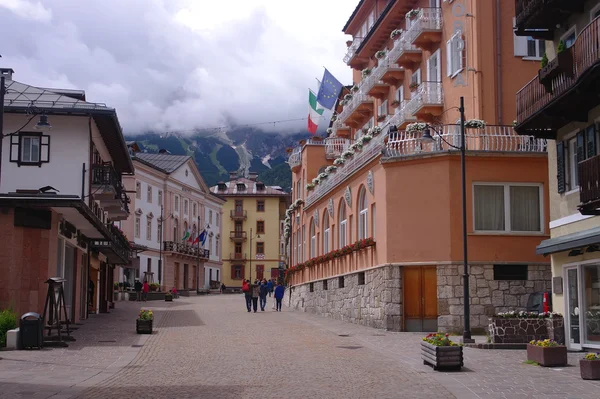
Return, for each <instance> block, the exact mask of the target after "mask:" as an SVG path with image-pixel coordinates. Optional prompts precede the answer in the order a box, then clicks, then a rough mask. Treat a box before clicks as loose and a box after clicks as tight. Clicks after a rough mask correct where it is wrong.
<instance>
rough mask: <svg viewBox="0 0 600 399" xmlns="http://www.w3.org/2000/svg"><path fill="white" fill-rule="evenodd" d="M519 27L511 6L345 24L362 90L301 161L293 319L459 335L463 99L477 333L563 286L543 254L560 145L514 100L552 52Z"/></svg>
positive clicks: (342, 104) (370, 2)
mask: <svg viewBox="0 0 600 399" xmlns="http://www.w3.org/2000/svg"><path fill="white" fill-rule="evenodd" d="M514 16H515V3H514V2H512V1H499V0H498V1H468V0H454V1H443V2H442V1H441V0H419V1H417V0H392V1H384V0H363V1H360V2H359V3H358V5H357V7H356V9H355V10H354V12H353V13H352V15H351V16H350V19H349V20H348V22H347V23H346V26H345V27H344V29H343V30H344V32H345V33H347V34H349V35H352V37H353V40H352V41H348V42H347V46H348V52H347V55H346V57H345V59H344V61H345V62H346V63H347V64H348V66H349V67H350V68H352V70H353V78H354V79H353V80H354V82H353V83H354V87H352V88H351V89H348V90H345V91H344V92H343V93H342V94H341V95H340V98H339V100H338V105H337V109H336V113H335V114H334V117H332V123H331V127H330V129H328V137H327V138H325V139H324V140H320V139H318V138H317V139H310V140H307V141H306V142H301V143H300V146H298V147H297V148H295V149H293V151H291V154H290V157H289V164H290V166H291V168H292V172H293V173H292V175H293V193H292V195H293V197H292V202H293V204H292V205H291V207H290V208H289V210H288V212H287V218H286V227H285V231H286V233H285V234H286V236H287V237H288V241H287V242H288V251H289V254H290V259H289V266H290V270H289V271H288V274H287V279H288V283H289V284H290V287H291V288H290V290H289V292H290V296H289V298H288V299H289V304H290V306H291V307H292V308H295V309H298V310H301V311H305V312H311V313H316V314H320V315H324V316H327V317H333V318H336V319H341V320H345V321H349V322H353V323H358V324H363V325H368V326H372V327H376V328H384V329H388V330H393V331H432V330H439V331H461V330H462V326H463V275H462V261H463V256H462V195H461V163H460V151H458V150H456V149H455V148H453V147H452V146H451V145H454V146H460V126H459V125H458V124H457V121H458V120H459V112H458V111H457V109H456V107H458V105H459V98H460V97H461V96H462V97H464V99H465V114H466V120H467V126H469V128H468V129H467V130H466V148H467V158H466V180H467V181H466V183H467V207H468V208H467V209H468V212H467V213H468V217H467V223H468V243H469V254H468V255H469V265H470V280H469V281H470V301H471V306H470V312H471V327H472V329H473V331H477V330H479V331H481V330H483V329H487V325H488V317H489V316H491V315H493V314H495V313H497V312H502V311H509V310H523V309H525V307H526V304H527V300H528V298H529V295H530V294H531V293H533V292H539V291H546V290H549V289H550V285H551V284H550V282H551V268H550V261H549V259H548V258H545V257H543V256H542V255H536V250H535V248H536V245H538V244H539V242H540V241H541V240H543V239H546V238H548V237H549V228H548V220H549V204H548V163H547V153H546V150H547V146H548V143H547V141H546V140H545V139H543V138H535V137H532V136H527V135H522V136H519V135H518V134H516V133H515V132H514V130H513V127H512V126H513V120H514V119H515V109H516V106H515V93H516V92H517V90H518V89H519V88H521V87H522V86H523V85H524V84H525V83H527V80H529V79H531V75H533V74H535V73H536V71H537V69H538V68H539V60H540V58H541V56H542V55H543V52H544V48H543V47H544V42H543V41H539V40H534V39H530V38H527V37H517V36H515V35H514V33H513V26H514ZM478 120H479V121H478ZM481 121H483V122H484V123H485V126H483V124H482V123H481ZM414 122H422V123H428V124H429V125H430V126H431V128H430V130H429V132H430V133H431V135H432V136H433V137H434V138H435V140H434V141H425V140H423V139H422V138H423V134H424V129H423V128H424V127H423V126H422V125H415V124H412V123H414ZM394 126H395V127H397V129H398V130H397V131H396V130H395V129H393V128H392V129H390V127H394ZM436 132H437V133H436ZM440 135H441V137H440ZM449 144H451V145H449Z"/></svg>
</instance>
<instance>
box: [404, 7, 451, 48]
mask: <svg viewBox="0 0 600 399" xmlns="http://www.w3.org/2000/svg"><path fill="white" fill-rule="evenodd" d="M409 20H410V26H409V28H408V29H407V30H406V38H407V40H408V41H409V42H410V43H412V44H414V45H415V46H417V47H421V48H424V49H430V48H431V46H432V45H433V44H435V43H440V42H441V40H442V25H443V21H444V19H443V17H442V9H441V8H438V7H434V8H421V9H420V10H419V13H418V14H417V16H416V17H414V19H409ZM407 22H408V21H407Z"/></svg>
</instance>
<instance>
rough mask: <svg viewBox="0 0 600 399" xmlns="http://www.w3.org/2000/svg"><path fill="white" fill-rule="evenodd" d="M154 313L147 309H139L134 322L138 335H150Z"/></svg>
mask: <svg viewBox="0 0 600 399" xmlns="http://www.w3.org/2000/svg"><path fill="white" fill-rule="evenodd" d="M153 320H154V313H152V311H151V310H149V309H141V310H140V313H139V314H138V318H137V320H136V321H135V331H136V332H137V333H138V334H152V321H153Z"/></svg>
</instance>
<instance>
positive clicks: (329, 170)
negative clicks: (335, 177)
mask: <svg viewBox="0 0 600 399" xmlns="http://www.w3.org/2000/svg"><path fill="white" fill-rule="evenodd" d="M336 170H337V167H336V166H334V165H329V166H328V167H326V168H325V172H327V173H329V174H331V173H335V171H336Z"/></svg>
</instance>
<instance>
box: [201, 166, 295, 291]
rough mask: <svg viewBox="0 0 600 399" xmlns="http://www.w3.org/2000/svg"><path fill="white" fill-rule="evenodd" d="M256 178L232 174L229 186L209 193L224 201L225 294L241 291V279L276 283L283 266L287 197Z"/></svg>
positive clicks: (226, 183)
mask: <svg viewBox="0 0 600 399" xmlns="http://www.w3.org/2000/svg"><path fill="white" fill-rule="evenodd" d="M257 177H258V176H257V174H255V173H250V174H249V177H247V178H246V177H241V176H238V175H237V173H233V172H232V173H230V179H229V181H228V182H219V184H217V185H216V186H213V187H211V189H210V190H211V192H213V193H214V194H217V195H219V196H220V197H222V198H224V199H225V200H226V202H225V204H224V205H223V240H222V259H223V269H222V279H221V280H222V282H223V284H225V286H226V288H227V290H228V291H230V290H237V289H241V286H242V281H243V280H244V279H248V280H251V281H254V280H256V279H262V278H265V279H267V280H269V279H275V280H276V279H277V278H278V277H279V276H280V275H281V276H282V273H283V268H284V265H285V262H286V256H285V241H284V239H283V222H284V218H285V210H286V208H287V205H288V202H289V195H288V194H287V193H286V192H284V191H283V190H282V189H281V188H280V187H277V186H266V185H265V184H264V183H262V182H260V181H258V179H257ZM282 277H283V276H282Z"/></svg>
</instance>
